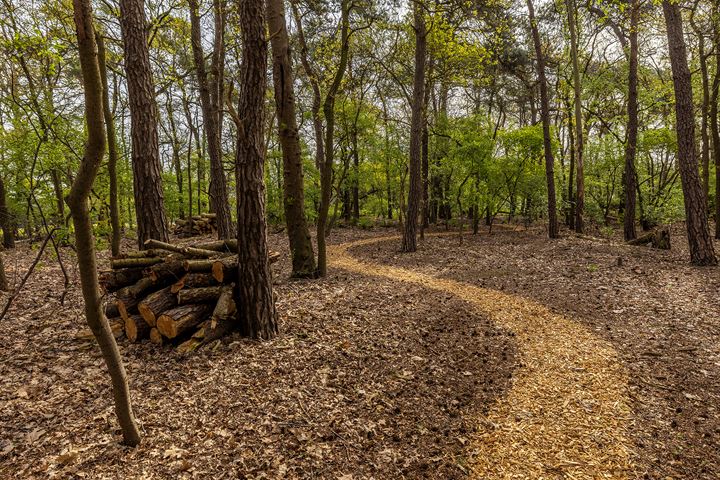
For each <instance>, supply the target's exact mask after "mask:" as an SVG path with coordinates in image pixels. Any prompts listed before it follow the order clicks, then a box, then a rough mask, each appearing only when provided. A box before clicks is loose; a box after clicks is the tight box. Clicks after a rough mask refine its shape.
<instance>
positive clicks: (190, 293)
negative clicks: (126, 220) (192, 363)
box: [100, 240, 279, 352]
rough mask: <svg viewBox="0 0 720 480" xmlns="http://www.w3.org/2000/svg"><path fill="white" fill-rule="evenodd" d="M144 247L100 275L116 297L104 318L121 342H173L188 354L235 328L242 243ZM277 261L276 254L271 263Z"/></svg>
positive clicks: (114, 260)
mask: <svg viewBox="0 0 720 480" xmlns="http://www.w3.org/2000/svg"><path fill="white" fill-rule="evenodd" d="M145 246H146V248H147V250H142V251H137V252H130V253H127V254H124V255H121V256H119V257H115V258H112V259H111V260H110V267H111V270H108V271H104V272H101V273H100V284H101V286H102V287H103V288H104V289H105V291H106V292H108V293H114V298H113V299H111V300H109V301H108V302H107V303H106V306H105V315H106V316H107V318H108V320H109V322H110V326H111V328H112V330H113V333H114V334H115V336H116V337H120V336H122V334H123V333H124V334H125V336H127V338H128V340H129V341H131V342H138V341H140V340H142V339H145V338H149V339H150V341H151V342H152V343H155V344H163V343H173V344H175V345H177V346H178V347H177V348H178V350H180V351H186V352H187V351H192V350H195V349H196V348H198V347H199V346H201V345H203V344H206V343H210V342H212V341H214V340H217V339H219V338H220V337H222V336H224V335H226V334H227V333H229V332H230V331H231V330H233V329H235V328H236V326H237V320H236V318H235V313H236V310H235V303H234V301H233V298H235V295H234V287H235V283H234V282H235V281H236V280H237V274H238V273H237V271H238V255H237V240H219V241H214V242H207V243H201V244H196V245H192V246H180V245H173V244H170V243H165V242H160V241H157V240H148V241H147V242H145ZM278 258H279V254H278V253H272V254H271V255H270V262H271V263H273V262H275V261H277V259H278Z"/></svg>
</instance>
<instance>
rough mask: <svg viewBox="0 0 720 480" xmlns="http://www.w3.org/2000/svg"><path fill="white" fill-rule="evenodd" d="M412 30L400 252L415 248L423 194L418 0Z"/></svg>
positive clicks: (422, 43) (423, 33) (422, 44)
mask: <svg viewBox="0 0 720 480" xmlns="http://www.w3.org/2000/svg"><path fill="white" fill-rule="evenodd" d="M413 22H414V26H413V28H414V30H415V72H414V74H413V95H412V105H411V109H412V115H411V119H410V163H409V167H410V186H409V190H408V202H407V213H406V214H405V229H404V231H403V238H402V247H401V250H402V251H403V252H414V251H415V250H417V220H418V213H419V212H420V202H421V195H422V133H423V124H424V123H425V122H424V119H423V116H424V115H423V113H424V112H423V103H424V99H425V57H426V56H427V29H426V26H425V12H424V9H423V5H422V4H421V3H420V2H419V1H415V2H413Z"/></svg>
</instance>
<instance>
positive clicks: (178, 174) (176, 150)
mask: <svg viewBox="0 0 720 480" xmlns="http://www.w3.org/2000/svg"><path fill="white" fill-rule="evenodd" d="M165 108H166V110H167V115H168V122H169V123H170V142H171V143H172V156H173V168H174V169H175V184H176V185H177V189H178V206H179V208H178V218H185V202H184V201H183V189H184V186H185V182H183V174H182V161H181V159H180V140H179V139H178V134H177V126H176V125H175V109H174V108H173V99H172V96H171V95H169V94H168V96H167V102H166V104H165ZM191 138H192V137H191ZM191 216H192V215H191Z"/></svg>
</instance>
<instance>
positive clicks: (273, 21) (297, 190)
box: [266, 0, 315, 278]
mask: <svg viewBox="0 0 720 480" xmlns="http://www.w3.org/2000/svg"><path fill="white" fill-rule="evenodd" d="M266 9H267V22H268V28H269V30H270V39H271V40H270V44H271V46H272V54H273V84H274V87H275V109H276V113H277V118H278V122H277V125H278V138H279V141H280V146H281V147H282V156H283V206H284V207H285V225H286V227H287V232H288V241H289V243H290V252H291V255H292V276H293V277H299V278H303V277H305V278H307V277H312V276H314V275H315V254H314V252H313V246H312V240H311V239H310V232H309V231H308V226H307V221H306V219H305V191H304V183H303V165H302V152H301V151H300V136H299V135H298V127H297V120H296V118H295V93H294V85H293V72H292V63H291V59H290V43H289V39H288V32H287V25H286V23H285V5H284V2H283V0H266Z"/></svg>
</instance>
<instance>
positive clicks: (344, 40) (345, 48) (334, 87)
mask: <svg viewBox="0 0 720 480" xmlns="http://www.w3.org/2000/svg"><path fill="white" fill-rule="evenodd" d="M349 51H350V1H349V0H342V2H341V4H340V60H339V62H338V67H337V70H336V71H335V76H334V77H333V81H332V83H331V84H330V88H329V89H328V92H327V94H326V95H325V101H324V102H323V113H324V115H325V147H324V153H325V159H324V161H323V164H322V168H321V169H320V208H319V211H318V219H317V249H318V261H317V272H318V276H320V277H324V276H325V275H326V274H327V247H326V240H325V236H326V235H327V223H328V214H329V212H330V201H331V194H332V181H333V162H334V159H335V156H334V149H335V96H336V95H337V94H338V92H339V91H340V86H341V84H342V80H343V77H344V76H345V71H346V70H347V65H348V56H349Z"/></svg>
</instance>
